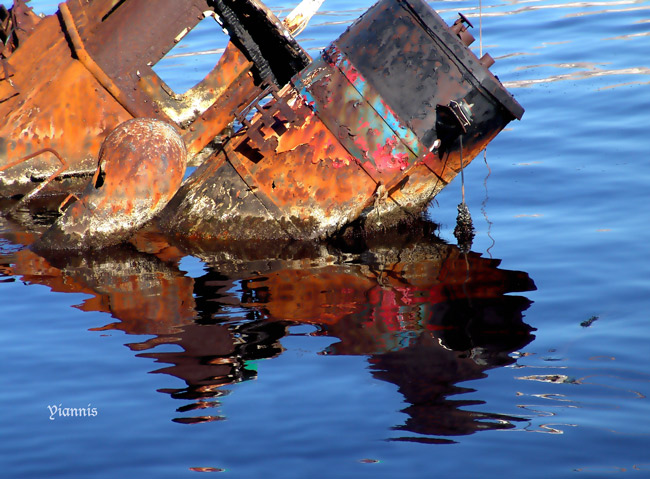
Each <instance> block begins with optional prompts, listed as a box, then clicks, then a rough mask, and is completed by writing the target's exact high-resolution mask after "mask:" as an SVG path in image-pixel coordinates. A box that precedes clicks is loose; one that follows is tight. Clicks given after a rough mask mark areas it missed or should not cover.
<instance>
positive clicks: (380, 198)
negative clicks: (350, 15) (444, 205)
mask: <svg viewBox="0 0 650 479" xmlns="http://www.w3.org/2000/svg"><path fill="white" fill-rule="evenodd" d="M16 6H18V7H19V9H18V12H21V11H23V10H24V11H25V12H27V13H25V16H26V17H27V18H29V19H30V22H32V23H33V24H34V26H33V29H32V31H31V33H29V32H27V33H24V34H23V37H22V38H21V36H20V35H19V36H18V41H17V42H15V44H13V43H12V44H11V45H12V48H10V51H9V54H8V55H5V57H6V58H5V59H4V60H3V65H4V70H0V75H1V74H2V73H1V72H2V71H4V78H2V79H0V93H2V92H3V93H2V95H0V96H1V97H0V114H2V115H4V116H6V117H7V118H8V119H9V121H7V122H6V123H5V125H3V126H2V127H0V196H5V197H7V196H12V195H30V194H31V193H29V192H30V191H33V188H34V187H35V186H36V187H37V188H41V186H44V189H43V192H45V191H46V190H49V191H50V192H52V191H57V190H59V191H63V192H69V191H70V190H71V189H72V188H73V185H72V183H74V182H75V181H79V180H83V181H85V182H88V181H89V179H90V176H91V175H92V174H93V173H94V172H95V170H96V168H97V160H96V158H97V154H98V151H99V147H100V145H101V143H102V141H103V140H104V138H105V137H106V136H107V135H108V134H109V133H110V131H111V130H112V129H113V128H115V127H116V126H117V125H119V124H121V123H122V122H124V121H125V120H128V119H130V118H133V117H148V118H156V119H159V120H163V121H166V122H168V123H170V124H172V125H174V127H175V128H176V129H177V130H178V131H179V132H180V134H181V136H182V138H183V140H184V142H185V144H186V147H187V151H188V154H189V155H190V156H194V155H198V154H200V153H202V154H203V155H202V157H203V158H206V159H205V160H204V161H203V163H202V165H201V166H200V167H199V168H198V169H197V170H196V171H195V172H194V173H193V174H192V175H191V176H190V177H189V178H188V179H187V180H186V181H185V182H184V183H183V185H182V186H181V187H180V189H179V190H178V193H177V194H176V195H175V196H174V197H173V198H172V199H171V201H170V202H169V204H168V205H167V207H166V208H165V209H164V210H163V211H162V213H161V214H160V215H159V217H158V222H159V225H160V227H161V228H162V229H163V230H164V231H165V232H166V233H168V234H170V235H174V236H181V237H184V238H189V239H192V240H199V239H201V240H215V241H226V242H229V241H233V240H249V239H253V240H260V239H264V240H277V239H287V240H312V239H325V238H329V237H331V236H333V235H336V234H339V233H340V232H341V231H343V230H344V229H345V228H346V227H348V226H350V225H360V226H362V227H363V228H365V229H366V230H371V231H372V230H375V229H377V228H384V227H387V226H390V225H394V224H396V223H399V222H401V221H403V220H405V219H406V220H409V219H411V218H414V217H416V216H417V215H418V214H419V213H420V212H421V211H422V210H423V209H424V207H425V206H426V205H427V204H428V203H429V202H430V200H431V199H432V198H433V197H434V196H435V195H436V194H437V193H438V192H439V191H440V190H442V189H443V188H444V187H445V186H446V185H447V184H448V183H449V182H450V181H451V180H452V179H453V178H454V177H455V176H456V175H457V174H458V172H459V171H460V169H461V165H463V166H466V165H467V164H468V163H469V162H470V161H471V159H473V158H474V157H475V156H476V155H477V154H478V153H479V152H480V151H481V150H482V149H484V148H485V147H486V146H487V144H488V143H489V142H490V141H491V140H492V139H493V138H494V137H495V136H496V135H497V134H498V133H499V132H500V131H501V130H502V129H503V128H504V127H505V126H506V125H507V124H508V123H509V122H510V121H512V120H513V119H520V118H521V116H522V115H523V108H522V107H521V106H520V105H519V104H518V103H517V102H516V101H515V100H514V98H513V97H512V96H511V95H510V94H509V93H508V92H507V91H506V90H505V88H504V87H503V86H502V84H501V83H500V82H499V80H498V79H497V78H496V77H495V76H494V75H492V73H491V72H490V71H489V70H488V67H489V66H490V65H491V64H492V63H493V60H492V59H491V57H490V56H489V55H485V56H484V57H483V58H481V59H479V58H477V57H476V56H475V55H474V54H473V53H472V52H471V50H470V49H469V48H468V45H469V44H470V43H471V41H472V40H473V38H472V36H471V35H470V34H469V32H468V31H467V25H468V24H469V22H468V20H467V19H466V18H465V17H463V16H462V15H461V16H460V18H459V19H458V21H456V23H454V25H452V26H451V27H449V26H447V25H446V24H445V23H444V21H443V20H442V19H441V18H440V17H439V16H438V15H437V14H436V13H435V11H433V10H432V9H431V8H430V7H429V6H428V5H427V4H426V3H424V2H423V1H422V0H380V2H379V3H377V4H376V5H375V6H373V7H371V8H370V10H369V11H367V12H366V13H365V14H364V15H363V16H362V17H361V18H359V19H358V20H357V21H356V22H355V23H354V24H353V25H351V26H350V27H349V28H348V29H347V30H346V31H345V32H344V33H343V34H342V35H341V37H339V38H338V39H337V40H336V41H334V42H333V43H332V44H331V45H330V46H329V47H328V48H326V49H325V51H323V52H322V54H321V55H320V56H319V57H318V58H316V59H314V60H313V61H312V60H311V59H310V58H309V56H308V55H307V54H306V53H305V52H304V51H303V50H302V48H301V47H300V46H299V45H298V44H297V42H296V41H295V39H294V38H293V37H292V35H291V33H290V32H289V30H288V29H287V27H286V26H285V25H284V24H283V23H282V22H281V21H280V20H278V19H277V18H276V17H275V15H273V14H272V13H271V12H270V11H269V10H268V9H267V8H266V7H265V6H264V5H263V4H262V3H260V2H259V0H245V1H243V0H242V1H235V0H183V1H180V0H173V1H172V0H164V1H163V0H161V1H158V2H141V1H137V0H124V1H121V2H117V3H116V2H114V1H103V0H94V1H92V2H90V3H87V2H82V1H81V0H69V1H67V2H65V3H62V4H61V5H60V9H59V12H57V14H56V15H52V16H49V17H46V18H43V19H40V20H39V19H34V18H33V17H31V16H30V13H29V12H28V11H27V10H26V9H25V8H24V4H23V2H22V1H19V0H17V3H16ZM16 6H15V7H14V9H12V12H14V10H15V8H16ZM21 9H22V10H21ZM170 10H173V11H174V12H175V15H166V14H165V12H168V11H170ZM206 16H213V17H215V18H216V19H218V20H219V21H220V23H221V24H222V25H223V26H224V27H225V28H226V29H227V31H228V34H229V35H230V39H231V42H230V43H229V44H228V46H227V48H226V50H225V52H224V53H223V55H222V57H221V59H220V60H219V62H218V64H217V65H216V66H215V67H214V69H213V70H212V71H211V72H210V73H209V74H208V75H207V76H206V78H205V79H204V80H203V81H201V82H200V83H199V84H198V85H196V86H195V87H193V88H192V89H190V90H189V91H188V92H186V93H185V94H184V95H177V94H176V93H174V92H173V91H171V89H170V88H169V87H168V86H167V85H165V83H164V82H163V81H162V80H161V79H160V78H159V77H158V76H157V75H156V74H155V72H154V71H153V70H152V65H154V64H155V63H156V62H157V61H158V60H160V59H161V58H162V57H163V56H164V54H165V53H167V51H169V50H170V49H171V48H172V47H173V45H174V44H175V42H177V41H178V40H179V39H180V38H181V37H182V36H183V35H184V34H185V33H187V31H189V29H191V28H193V27H194V26H195V25H196V24H197V23H198V21H199V20H200V19H201V18H204V17H206ZM15 17H16V18H15ZM11 18H12V19H13V20H12V21H13V22H14V23H13V24H14V25H18V23H19V21H20V20H19V19H18V17H17V15H16V13H15V12H14V13H12V15H11ZM14 30H15V29H14ZM25 30H27V29H25ZM5 48H6V47H5ZM116 51H119V52H120V55H115V54H114V52H116ZM52 152H57V153H58V156H59V157H60V158H63V160H61V162H64V163H65V165H64V166H65V169H64V170H63V168H64V167H63V166H61V165H60V164H59V163H60V162H57V161H53V159H52ZM25 158H29V159H28V160H27V161H23V160H24V159H25ZM50 180H51V181H50ZM124 221H131V219H130V218H124ZM91 243H92V242H91ZM51 246H53V247H65V245H63V246H61V245H58V244H57V245H51ZM70 247H74V246H70Z"/></svg>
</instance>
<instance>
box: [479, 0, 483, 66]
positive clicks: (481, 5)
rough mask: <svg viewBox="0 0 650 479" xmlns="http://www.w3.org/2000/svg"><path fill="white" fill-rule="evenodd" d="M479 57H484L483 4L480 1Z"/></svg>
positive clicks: (480, 0)
mask: <svg viewBox="0 0 650 479" xmlns="http://www.w3.org/2000/svg"><path fill="white" fill-rule="evenodd" d="M478 57H479V58H481V57H483V4H482V0H478Z"/></svg>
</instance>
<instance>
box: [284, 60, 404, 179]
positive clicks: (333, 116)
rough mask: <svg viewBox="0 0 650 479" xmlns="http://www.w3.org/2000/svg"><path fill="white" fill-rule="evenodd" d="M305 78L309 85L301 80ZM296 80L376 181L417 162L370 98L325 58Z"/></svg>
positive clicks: (336, 133) (312, 106)
mask: <svg viewBox="0 0 650 479" xmlns="http://www.w3.org/2000/svg"><path fill="white" fill-rule="evenodd" d="M305 77H306V78H307V79H308V82H307V83H306V84H305V82H303V81H301V79H302V78H305ZM295 83H296V86H297V88H298V89H299V90H300V92H301V93H302V94H303V96H304V97H305V101H306V102H307V103H308V104H309V106H310V108H312V109H313V110H314V111H315V112H316V113H317V115H318V117H319V119H320V120H321V121H322V122H323V123H324V124H325V125H327V127H328V128H329V130H330V131H331V132H332V133H333V135H334V136H335V137H336V138H337V139H338V141H340V142H341V144H342V145H343V146H344V147H345V148H346V149H347V150H348V151H349V152H350V154H352V155H353V156H354V157H355V158H356V159H357V160H358V161H359V163H360V164H361V165H362V167H363V168H364V169H365V170H366V171H367V172H368V173H369V174H370V175H371V176H372V177H373V178H374V179H375V181H376V182H379V181H384V182H386V181H388V179H390V178H392V177H393V176H394V175H395V174H396V173H399V172H400V171H403V170H405V169H406V168H407V167H408V166H409V165H412V164H413V163H414V162H415V160H416V156H415V154H414V153H413V152H412V151H411V150H409V149H408V148H407V147H406V146H405V145H404V144H403V143H402V141H401V140H400V138H399V137H398V136H397V135H396V133H395V132H394V131H393V130H392V129H391V128H390V126H389V124H388V123H387V122H386V121H385V120H384V118H383V117H382V116H380V115H379V113H378V112H377V111H376V110H375V109H374V108H373V107H372V105H371V104H370V103H369V101H368V99H367V98H365V97H364V96H362V95H361V93H359V91H358V90H357V89H356V88H355V87H354V86H353V85H352V84H351V83H350V81H349V80H348V79H347V78H346V77H345V76H344V75H343V74H342V73H341V71H340V70H339V69H338V68H336V67H335V66H333V65H331V64H330V63H328V62H327V61H325V60H324V59H323V58H322V57H321V58H320V59H317V60H314V62H313V63H312V65H310V66H309V67H308V68H307V69H306V70H305V71H304V72H301V73H300V75H299V76H298V78H296V79H295ZM369 89H370V88H366V89H365V90H366V92H367V93H371V92H369V91H368V90H369ZM371 101H373V102H374V103H379V102H380V99H379V98H378V97H376V96H374V97H371Z"/></svg>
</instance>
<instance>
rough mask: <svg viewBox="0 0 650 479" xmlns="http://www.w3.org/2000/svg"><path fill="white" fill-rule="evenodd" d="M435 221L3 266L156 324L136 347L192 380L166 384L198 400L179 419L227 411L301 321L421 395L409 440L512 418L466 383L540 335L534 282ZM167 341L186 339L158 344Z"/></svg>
mask: <svg viewBox="0 0 650 479" xmlns="http://www.w3.org/2000/svg"><path fill="white" fill-rule="evenodd" d="M0 226H1V228H0V231H2V230H4V231H6V232H8V233H3V234H2V237H0V238H1V239H3V240H4V241H8V242H10V243H11V244H14V245H15V244H16V243H17V242H20V241H22V242H24V243H29V241H31V240H33V239H34V237H35V236H36V235H33V236H31V237H30V236H29V235H28V234H25V232H24V225H16V224H14V223H10V222H5V223H4V224H2V225H0ZM417 226H420V227H421V229H420V230H418V229H417V228H415V227H417ZM428 228H429V225H426V224H424V225H422V224H420V223H416V224H415V225H414V228H411V231H410V235H409V236H399V235H396V234H394V233H391V234H390V235H387V236H388V237H384V238H379V237H373V238H371V239H368V240H367V241H368V243H367V244H365V245H362V247H361V248H359V245H358V244H356V243H355V244H354V245H353V247H351V246H350V245H347V244H339V245H336V246H334V245H331V244H330V245H327V246H324V245H315V244H307V245H298V244H284V245H281V247H280V246H279V247H278V249H277V250H274V251H269V252H267V251H261V250H259V249H251V251H249V252H248V253H245V252H243V251H242V250H239V251H237V250H231V251H226V250H224V249H223V248H219V249H218V250H215V251H209V250H206V249H195V250H190V251H183V250H181V249H179V247H178V246H173V245H171V244H169V242H167V241H166V240H165V238H164V236H161V235H159V234H154V233H152V232H148V233H146V234H145V233H143V232H140V233H139V234H137V235H136V237H135V238H134V239H133V240H132V244H131V245H123V246H120V247H117V248H114V249H107V250H104V251H102V252H101V253H98V252H85V253H83V254H78V255H75V254H67V255H63V256H61V255H52V256H51V257H49V256H48V257H47V259H45V258H43V257H41V256H39V255H37V254H36V253H34V252H33V251H31V250H29V249H27V248H24V249H19V250H18V248H16V247H13V246H12V247H7V246H5V247H4V248H3V249H4V250H5V251H7V253H6V254H4V255H2V256H0V274H2V275H10V276H12V277H14V278H19V279H20V280H21V281H24V282H26V283H35V284H44V285H47V286H49V287H50V288H52V289H53V290H54V291H61V292H83V293H86V294H89V295H90V297H89V298H87V299H85V300H84V302H83V304H81V305H79V306H78V307H79V308H81V309H83V310H86V311H103V312H106V313H109V314H110V315H111V316H112V317H113V318H115V321H110V322H109V324H106V325H104V326H100V327H99V328H96V330H97V329H98V330H121V331H124V332H126V333H127V334H131V335H148V336H149V337H148V338H143V339H138V338H136V339H134V340H131V341H130V344H129V347H130V348H131V349H132V350H134V351H137V353H138V354H139V355H141V356H143V357H148V358H152V359H155V360H156V361H157V362H158V363H163V365H162V366H161V369H157V372H160V373H165V374H170V375H173V376H175V377H178V378H180V379H181V380H182V381H184V382H185V384H184V385H182V386H181V387H178V388H174V389H167V390H165V391H164V392H166V393H169V394H171V395H172V396H173V397H175V398H178V399H182V400H184V401H187V404H186V405H184V406H182V407H181V408H179V413H182V414H179V417H177V418H176V419H175V420H176V421H178V422H183V423H194V422H204V421H211V420H218V419H220V418H221V415H220V414H219V413H218V412H215V410H214V408H215V407H217V406H218V401H219V398H220V397H221V396H223V395H224V394H227V392H228V388H227V386H228V385H229V384H232V383H233V382H237V381H243V380H246V379H250V378H253V377H255V376H256V374H257V373H256V370H255V364H254V362H255V361H256V360H258V359H263V358H271V357H275V356H278V355H280V354H282V351H283V348H282V345H281V344H280V342H279V341H280V339H281V338H282V337H284V336H286V335H287V334H290V330H289V327H290V326H292V325H297V324H309V325H313V326H314V327H315V328H316V330H317V331H316V332H314V333H312V334H314V335H323V336H329V337H331V338H335V339H337V340H338V341H337V342H335V343H334V344H331V345H330V346H329V347H327V348H326V349H325V350H324V351H323V354H330V355H333V354H339V355H363V356H367V357H368V361H369V362H370V365H371V372H372V374H373V375H374V376H375V377H377V378H379V379H381V380H385V381H389V382H391V383H394V384H395V385H397V386H398V388H399V391H400V392H401V393H402V394H403V395H404V397H405V399H406V401H407V402H408V403H409V405H408V407H407V408H406V409H405V412H406V413H407V414H408V416H409V419H408V420H407V422H406V423H405V424H404V425H403V426H399V429H401V430H407V431H411V432H413V433H416V434H420V436H416V437H415V439H414V438H413V437H411V438H409V435H408V434H406V433H404V434H405V436H402V434H400V435H399V438H400V439H403V440H422V441H425V442H426V441H427V440H434V441H439V440H446V439H440V438H439V436H454V435H461V434H470V433H473V432H475V431H478V430H481V429H493V428H508V427H513V421H517V420H519V418H516V417H509V416H503V415H499V414H491V413H487V412H476V411H472V410H471V409H470V408H471V407H472V406H475V405H477V404H479V403H480V401H468V400H463V398H462V395H460V396H459V394H461V393H463V392H467V391H468V389H467V388H465V387H463V386H462V385H459V384H458V383H460V382H462V381H466V380H475V379H480V378H482V377H484V376H485V371H486V370H488V369H491V368H495V367H501V366H504V365H507V364H511V363H513V362H514V359H513V358H512V357H511V353H512V352H513V351H517V350H520V349H521V348H524V347H525V346H526V345H527V344H528V343H529V342H530V341H531V340H532V339H533V336H532V334H531V332H532V328H531V327H530V326H528V325H527V324H526V323H525V322H524V321H523V311H525V310H526V309H527V308H528V306H529V304H530V301H529V300H528V299H526V298H525V297H523V296H519V295H516V294H512V293H518V292H525V291H530V290H533V289H534V288H535V285H534V284H533V282H532V280H531V279H530V278H529V277H528V275H527V274H526V273H523V272H518V271H508V270H503V269H499V268H498V266H499V261H498V260H492V259H487V258H481V257H480V256H479V255H478V254H476V253H469V254H463V253H461V252H460V251H459V249H458V248H456V247H454V246H450V245H447V244H444V243H441V242H439V241H438V240H436V239H435V237H432V236H431V235H430V231H429V229H428ZM10 231H15V233H9V232H10ZM5 245H6V243H5ZM0 246H2V243H0ZM193 246H194V244H193ZM351 248H352V249H351ZM188 253H192V254H193V255H195V256H197V257H199V258H201V259H202V260H203V261H204V262H205V263H206V265H207V266H206V268H205V273H204V274H202V275H200V276H199V277H196V278H191V277H189V276H186V275H185V274H184V273H183V272H182V271H180V268H179V266H178V261H179V260H180V258H182V257H183V256H185V255H186V254H188ZM161 344H162V345H164V344H174V345H177V346H179V347H180V348H173V350H172V351H170V350H169V348H165V350H164V351H160V350H156V347H157V346H158V345H161ZM450 396H454V397H450ZM431 436H434V438H432V437H431ZM436 437H438V438H436Z"/></svg>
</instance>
